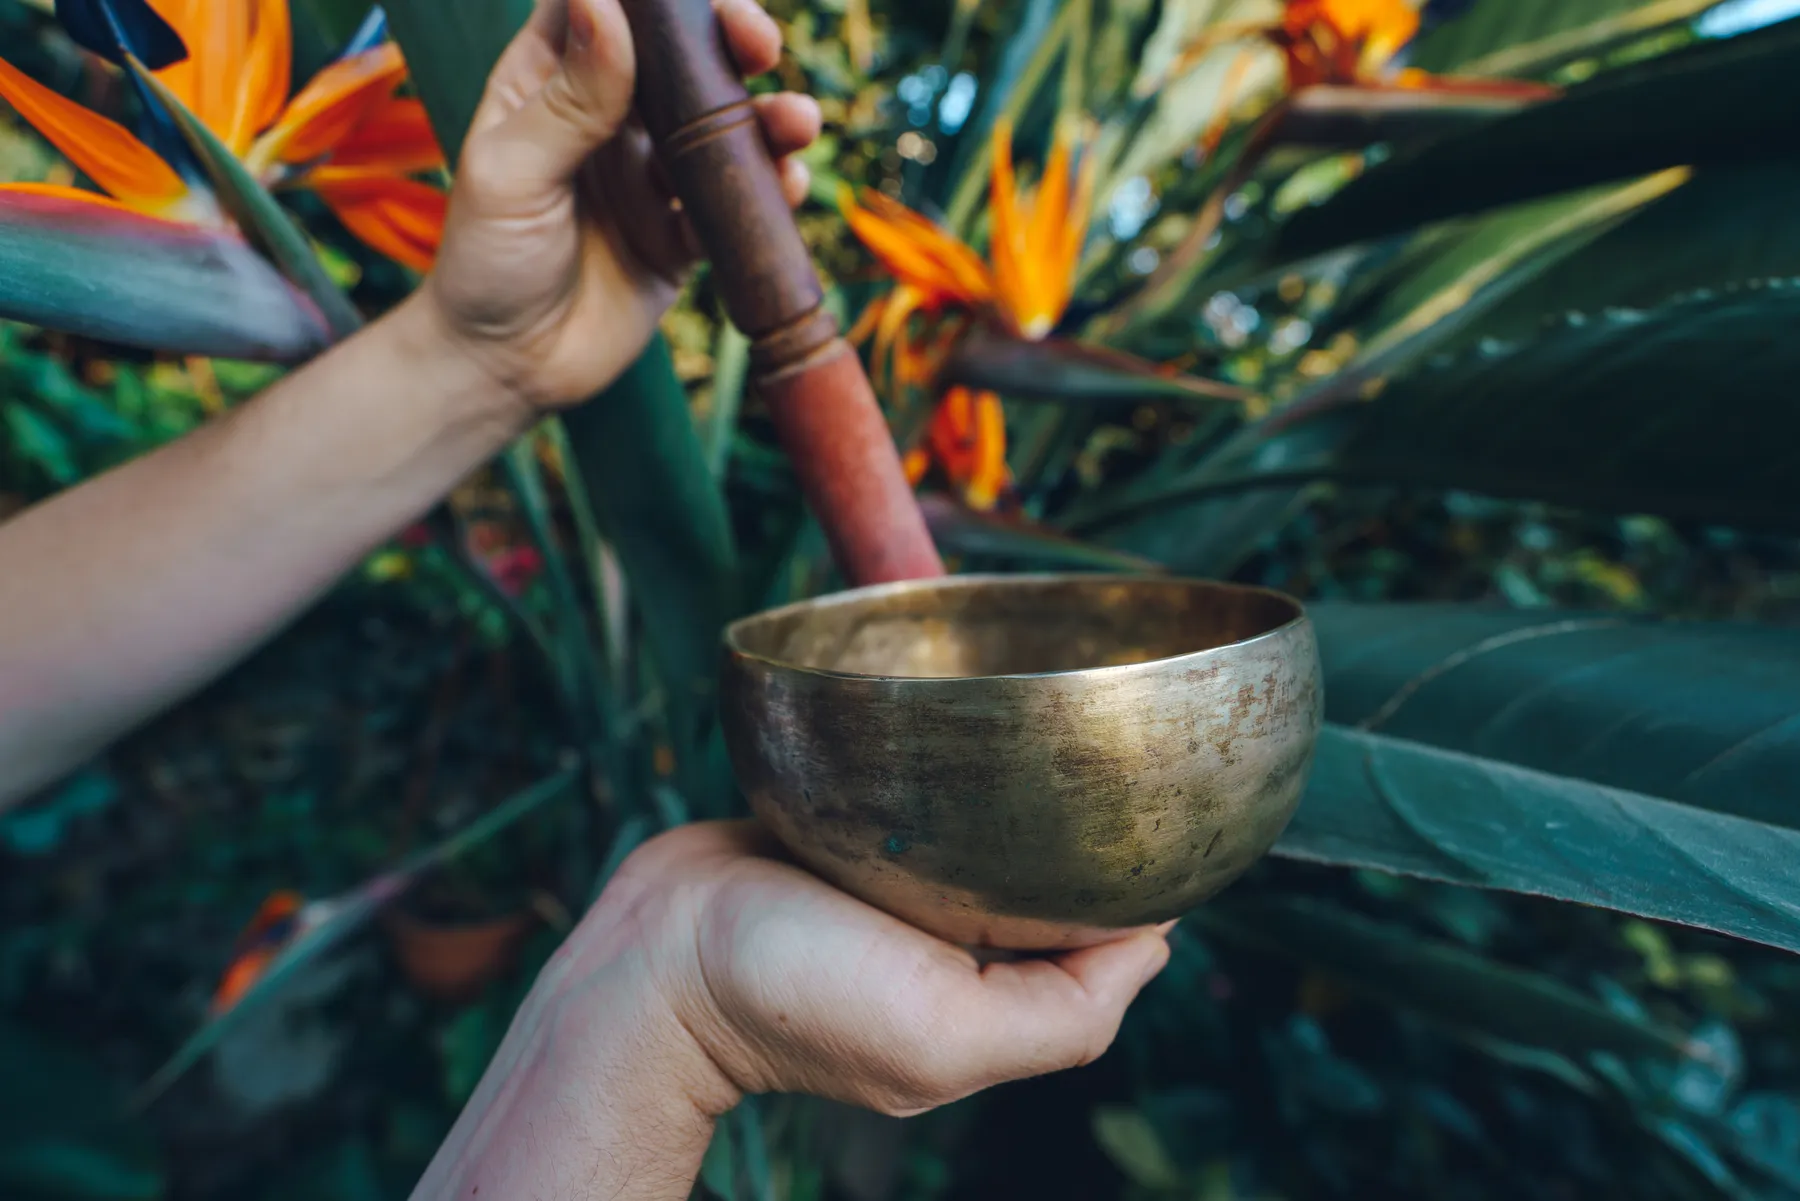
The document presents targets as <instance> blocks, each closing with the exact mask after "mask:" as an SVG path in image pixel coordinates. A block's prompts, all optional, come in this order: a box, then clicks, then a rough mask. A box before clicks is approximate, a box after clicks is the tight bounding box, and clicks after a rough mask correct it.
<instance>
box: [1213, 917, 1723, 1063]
mask: <svg viewBox="0 0 1800 1201" xmlns="http://www.w3.org/2000/svg"><path fill="white" fill-rule="evenodd" d="M1188 921H1189V922H1191V923H1193V924H1195V925H1197V926H1199V927H1200V928H1202V929H1204V930H1206V931H1209V932H1210V933H1213V934H1216V935H1221V936H1223V937H1225V938H1228V939H1231V940H1232V941H1235V942H1240V943H1244V944H1246V945H1248V946H1252V947H1255V948H1257V949H1259V950H1263V951H1267V952H1270V953H1273V954H1276V955H1280V956H1282V957H1284V958H1287V959H1291V960H1295V961H1298V962H1300V963H1302V964H1304V965H1306V966H1308V967H1311V968H1314V969H1317V970H1320V971H1324V972H1326V973H1328V974H1330V975H1331V976H1333V977H1335V978H1336V979H1338V980H1339V981H1340V982H1342V983H1343V984H1345V985H1348V986H1349V987H1351V988H1353V989H1355V990H1356V991H1358V992H1360V993H1363V994H1364V995H1366V996H1368V997H1370V998H1372V999H1374V1000H1376V1001H1380V1002H1382V1003H1384V1004H1388V1005H1393V1006H1397V1007H1399V1008H1402V1009H1412V1010H1416V1011H1418V1012H1421V1013H1423V1014H1425V1015H1426V1016H1428V1017H1431V1018H1433V1019H1435V1020H1437V1021H1439V1022H1442V1023H1445V1024H1447V1025H1449V1026H1451V1027H1454V1028H1458V1029H1463V1030H1469V1031H1471V1032H1474V1033H1478V1034H1481V1035H1485V1036H1487V1037H1489V1038H1498V1039H1503V1040H1505V1041H1507V1042H1510V1043H1517V1044H1520V1045H1523V1046H1529V1047H1543V1048H1546V1049H1549V1050H1555V1051H1564V1052H1568V1053H1570V1054H1574V1055H1577V1056H1582V1057H1585V1056H1587V1055H1591V1054H1594V1053H1595V1052H1601V1051H1606V1052H1612V1053H1614V1054H1618V1055H1622V1056H1625V1057H1628V1058H1632V1059H1662V1060H1669V1059H1675V1058H1679V1057H1681V1056H1683V1055H1685V1054H1687V1053H1688V1052H1689V1049H1690V1048H1689V1047H1688V1040H1687V1039H1686V1038H1685V1037H1683V1036H1682V1035H1681V1034H1680V1033H1678V1032H1676V1031H1673V1030H1665V1029H1662V1028H1660V1027H1658V1026H1654V1025H1651V1024H1650V1023H1648V1022H1646V1021H1641V1020H1638V1019H1635V1018H1631V1017H1626V1016H1624V1015H1622V1014H1618V1013H1615V1012H1613V1011H1612V1010H1610V1009H1608V1008H1606V1007H1605V1006H1604V1005H1602V1004H1600V1002H1598V1001H1595V1000H1593V999H1591V998H1589V997H1585V996H1582V995H1581V994H1580V993H1578V992H1575V991H1574V990H1573V989H1571V988H1569V987H1568V986H1567V985H1564V984H1562V983H1561V982H1559V981H1557V980H1555V979H1553V978H1551V977H1548V976H1544V975H1541V974H1539V973H1537V972H1529V971H1524V970H1521V969H1518V968H1512V967H1508V966H1506V965H1504V964H1500V963H1496V962H1494V961H1493V960H1491V959H1488V958H1486V957H1485V956H1482V955H1478V954H1476V953H1474V952H1472V951H1468V950H1464V949H1463V948H1461V947H1458V946H1456V945H1455V944H1453V943H1447V942H1442V941H1439V940H1435V939H1427V938H1421V937H1419V936H1418V935H1417V934H1416V933H1414V932H1413V931H1411V930H1405V929H1399V928H1396V927H1392V926H1388V925H1384V924H1383V923H1381V922H1377V921H1372V920H1370V919H1369V918H1365V917H1361V916H1359V915H1357V914H1354V913H1351V912H1349V911H1348V910H1345V909H1342V908H1339V907H1338V906H1335V905H1330V904H1327V903H1325V902H1323V901H1318V900H1314V899H1311V898H1305V897H1255V898H1249V899H1245V900H1233V899H1229V898H1228V899H1225V900H1222V901H1220V902H1217V903H1215V904H1213V905H1210V906H1206V907H1203V908H1201V909H1198V910H1196V911H1195V912H1194V913H1193V914H1192V915H1191V916H1190V917H1189V918H1188Z"/></svg>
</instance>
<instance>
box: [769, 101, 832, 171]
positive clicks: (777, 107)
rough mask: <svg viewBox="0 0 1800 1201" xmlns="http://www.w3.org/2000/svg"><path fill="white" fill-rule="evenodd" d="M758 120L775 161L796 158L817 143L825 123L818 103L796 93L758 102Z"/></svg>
mask: <svg viewBox="0 0 1800 1201" xmlns="http://www.w3.org/2000/svg"><path fill="white" fill-rule="evenodd" d="M756 116H757V120H759V121H760V122H761V123H762V130H763V139H764V140H765V141H767V142H768V144H769V153H770V154H772V155H774V156H775V157H776V158H784V157H786V156H787V155H790V154H797V153H799V152H800V151H802V150H805V149H806V148H807V147H808V146H811V145H812V144H813V143H814V142H815V141H817V140H818V137H819V130H820V127H821V125H822V121H823V119H822V118H821V117H820V115H819V102H818V101H817V100H814V99H813V98H812V97H811V96H802V95H800V94H799V93H797V92H781V93H778V94H776V95H773V96H758V97H757V98H756Z"/></svg>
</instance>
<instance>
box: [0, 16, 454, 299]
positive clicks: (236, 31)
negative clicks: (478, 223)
mask: <svg viewBox="0 0 1800 1201" xmlns="http://www.w3.org/2000/svg"><path fill="white" fill-rule="evenodd" d="M150 7H151V9H152V10H153V11H154V12H155V14H156V15H157V16H159V17H161V18H162V20H163V21H165V22H166V23H167V25H168V26H169V27H170V29H172V30H173V32H174V34H175V35H177V36H178V37H179V39H180V42H181V44H182V45H183V46H184V47H185V48H186V51H187V54H186V56H185V57H184V58H181V59H180V60H179V61H175V62H172V63H170V64H168V65H165V66H162V67H160V68H159V69H158V70H156V71H155V72H154V74H155V76H156V78H157V79H158V80H159V81H160V82H161V83H162V84H163V85H164V86H165V87H166V88H168V90H169V91H170V92H171V93H173V94H174V96H175V97H176V98H178V99H179V100H180V101H181V102H182V104H183V105H184V106H186V107H187V108H188V109H189V110H190V111H191V112H192V113H193V115H194V116H195V118H196V119H197V120H199V121H200V122H201V123H202V124H204V125H205V126H206V127H207V129H209V130H210V131H211V132H212V133H213V134H214V136H216V137H217V138H218V139H219V140H220V141H221V142H222V143H223V144H224V145H225V146H226V148H227V149H229V150H230V151H231V153H232V154H233V155H235V156H237V158H238V159H239V161H240V162H241V163H242V164H243V165H244V167H245V168H246V169H247V170H248V171H249V173H250V174H251V175H252V176H253V177H255V178H256V179H257V181H258V182H259V183H261V184H263V185H264V186H265V187H267V188H269V189H271V190H277V191H293V190H307V191H311V192H312V193H314V194H315V195H317V196H318V197H319V199H320V200H321V201H323V202H324V204H325V205H326V206H327V207H328V208H330V209H331V211H332V212H333V213H334V214H335V215H336V216H337V217H338V219H339V220H340V221H341V222H342V223H343V225H344V227H345V228H346V229H348V230H349V231H350V232H351V233H352V234H353V235H354V236H356V237H357V238H358V239H360V240H361V241H362V242H364V243H365V244H367V245H368V246H370V247H371V248H373V249H374V250H376V251H378V252H380V253H382V254H384V255H387V256H388V257H390V258H392V259H394V260H395V261H397V262H400V263H403V264H405V265H406V266H408V267H411V268H413V269H414V270H417V271H424V270H427V269H429V267H430V265H431V262H432V260H433V258H434V257H435V255H436V251H437V245H438V240H439V237H440V234H441V231H442V227H443V221H444V213H445V209H446V204H447V202H446V197H445V194H444V193H443V191H442V190H440V189H439V188H436V187H433V186H431V185H430V184H428V183H425V182H423V181H421V180H420V179H418V178H416V177H417V176H418V175H420V174H422V173H425V172H428V171H432V170H436V169H439V168H441V167H442V166H443V161H444V160H443V153H442V151H441V150H439V148H438V146H437V143H436V140H435V138H434V137H433V136H432V132H431V127H430V124H429V122H428V121H427V119H426V115H425V110H424V107H423V106H422V105H421V104H420V102H419V101H417V100H415V99H411V98H407V97H403V96H400V95H399V94H398V92H399V88H400V84H401V82H402V81H403V79H404V78H405V75H406V64H405V62H404V61H403V59H402V58H401V54H400V50H399V47H397V46H395V45H394V44H393V43H391V42H387V41H385V40H383V37H382V34H383V25H382V22H381V21H380V18H379V11H378V12H377V13H376V14H375V15H374V16H373V17H372V19H371V22H370V23H369V24H368V25H366V26H365V27H364V30H363V32H362V33H360V34H359V35H358V37H357V38H356V39H355V40H354V41H353V42H352V44H351V46H350V48H349V50H348V52H346V53H345V54H344V55H343V56H342V57H341V58H339V59H338V60H337V61H336V62H334V63H332V64H331V65H330V66H328V67H326V68H325V69H324V70H322V71H321V72H319V74H318V75H317V76H315V77H314V78H313V79H312V80H311V81H309V82H308V83H307V84H306V86H304V87H302V88H301V89H300V90H299V91H298V92H295V93H292V94H291V95H290V92H291V86H292V79H291V71H292V66H291V63H292V37H293V34H292V25H291V18H290V13H289V9H288V2H287V0H152V3H151V5H150ZM0 99H3V100H5V101H6V103H7V104H9V105H10V106H11V107H12V108H13V109H14V110H15V111H16V112H17V113H18V114H19V116H20V117H21V118H23V119H24V120H25V121H26V122H27V123H29V124H30V125H32V126H33V127H34V128H35V129H37V131H38V132H39V133H40V134H42V135H43V136H44V137H45V138H46V139H47V140H48V141H49V142H51V143H52V144H53V145H55V146H56V148H57V149H58V150H60V151H61V152H62V153H63V154H64V155H65V156H66V157H67V158H68V160H69V161H70V162H71V163H72V164H73V165H74V166H75V167H76V168H78V169H79V170H80V171H81V172H82V173H83V174H85V175H86V176H87V177H88V179H90V180H91V181H92V182H93V183H94V184H95V185H97V186H98V187H99V188H100V189H101V192H103V193H104V195H102V194H100V193H96V192H93V191H89V190H87V189H84V188H76V187H67V186H61V185H54V184H35V183H12V184H0V191H11V192H24V193H37V194H41V195H51V196H55V197H58V198H60V199H62V200H65V201H70V202H75V203H79V204H87V205H95V206H101V207H123V208H127V209H130V210H133V211H136V212H138V213H142V214H144V215H147V216H151V217H157V218H161V219H164V220H168V221H174V222H178V223H184V224H189V225H198V226H204V227H209V228H222V227H225V226H226V225H227V224H228V220H227V217H226V215H225V213H224V211H223V209H222V208H221V206H220V204H219V201H218V199H217V198H216V197H215V196H214V195H213V193H212V191H211V190H210V189H209V188H208V187H207V186H206V184H205V183H204V182H203V181H202V180H201V179H200V178H199V177H198V173H196V172H194V171H192V170H189V169H187V168H186V165H185V164H184V162H182V161H181V159H180V156H179V155H177V154H172V153H170V152H169V150H168V148H167V147H166V146H164V145H163V144H161V142H160V141H159V139H157V138H156V137H154V136H150V137H147V138H140V137H139V136H138V135H136V134H134V133H132V132H131V131H130V130H128V129H126V128H125V127H124V126H122V125H120V124H119V123H117V122H115V121H113V120H110V119H109V118H107V117H104V116H102V115H100V114H99V113H95V112H92V111H90V110H88V109H86V108H84V107H82V106H81V105H79V104H77V103H75V102H74V101H72V100H69V99H68V98H66V97H64V96H62V95H61V94H59V93H57V92H55V91H53V90H51V89H50V88H48V87H45V86H44V85H43V84H40V83H38V82H37V81H35V80H33V79H32V78H30V77H29V76H27V75H26V74H25V73H24V72H22V71H20V70H18V69H17V68H16V67H14V66H13V65H11V64H10V63H8V62H6V61H5V60H4V59H0Z"/></svg>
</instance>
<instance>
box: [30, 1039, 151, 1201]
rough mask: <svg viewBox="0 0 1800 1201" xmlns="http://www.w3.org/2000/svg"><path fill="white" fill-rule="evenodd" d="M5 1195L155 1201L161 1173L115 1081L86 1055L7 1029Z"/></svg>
mask: <svg viewBox="0 0 1800 1201" xmlns="http://www.w3.org/2000/svg"><path fill="white" fill-rule="evenodd" d="M0 1080H4V1081H6V1087H5V1088H4V1089H0V1129H3V1130H4V1133H0V1192H4V1193H5V1195H6V1196H7V1197H9V1198H17V1201H155V1199H156V1198H158V1197H161V1196H163V1195H164V1194H163V1189H164V1180H163V1173H162V1166H161V1164H160V1162H159V1157H158V1155H157V1153H156V1146H155V1143H154V1142H153V1141H152V1139H151V1137H150V1134H149V1132H148V1130H146V1129H145V1128H144V1127H143V1126H141V1125H140V1124H138V1123H137V1122H135V1121H133V1120H131V1119H130V1118H129V1117H128V1116H127V1115H126V1110H125V1103H124V1097H123V1096H122V1095H121V1094H120V1092H119V1090H118V1088H117V1087H116V1085H115V1083H114V1081H113V1080H112V1078H111V1077H110V1076H109V1075H108V1074H107V1073H106V1072H105V1071H103V1070H101V1069H100V1068H99V1067H98V1066H96V1065H95V1064H94V1063H93V1062H92V1061H90V1060H89V1059H87V1058H86V1057H85V1056H84V1055H83V1054H82V1053H81V1052H80V1051H79V1050H76V1049H74V1048H70V1047H66V1046H62V1045H60V1044H57V1043H53V1042H50V1041H49V1040H47V1039H45V1038H44V1037H43V1036H41V1035H39V1034H38V1033H36V1032H35V1031H31V1030H26V1029H22V1028H21V1027H19V1026H17V1025H14V1024H12V1023H10V1022H3V1021H0Z"/></svg>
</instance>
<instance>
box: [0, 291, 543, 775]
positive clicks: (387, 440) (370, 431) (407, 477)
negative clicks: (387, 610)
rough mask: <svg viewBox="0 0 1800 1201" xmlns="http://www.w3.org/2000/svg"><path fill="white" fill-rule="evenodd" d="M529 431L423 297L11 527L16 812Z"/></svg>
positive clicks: (8, 618) (3, 586)
mask: <svg viewBox="0 0 1800 1201" xmlns="http://www.w3.org/2000/svg"><path fill="white" fill-rule="evenodd" d="M527 416H528V412H527V410H526V408H525V406H524V405H523V404H521V403H519V402H518V401H516V400H513V399H512V398H510V397H509V396H508V395H507V394H506V393H505V390H504V389H503V388H501V387H500V386H499V385H498V384H496V383H495V382H494V381H493V380H492V379H491V378H490V377H489V376H488V375H486V373H485V372H484V371H483V370H482V369H481V368H480V367H479V366H478V365H477V364H476V363H475V361H474V360H472V359H471V358H469V356H467V355H466V354H464V353H461V352H460V351H459V350H458V348H457V346H456V345H455V344H454V342H453V341H452V340H451V339H449V338H448V337H446V336H444V335H443V334H442V333H441V332H440V328H439V326H438V323H437V322H435V321H434V320H433V315H432V312H431V310H430V309H429V308H428V307H427V306H425V305H423V304H420V303H417V302H416V299H415V301H414V302H409V303H408V304H407V305H404V306H402V307H401V308H400V309H398V310H396V311H395V312H393V313H391V314H389V316H388V317H387V318H385V319H384V320H383V321H381V322H379V323H378V324H376V325H375V326H373V327H371V328H370V329H368V330H366V331H364V333H363V334H361V335H359V336H357V337H355V338H353V339H351V340H350V341H348V342H346V343H344V344H343V345H341V346H339V347H337V348H336V349H334V350H333V351H331V352H330V353H328V354H326V355H325V356H323V357H322V358H320V359H318V360H316V361H314V362H313V363H311V364H309V365H308V366H306V367H305V368H303V369H301V370H300V371H297V372H295V373H294V374H293V375H291V376H289V377H287V378H286V379H284V380H283V381H281V382H280V383H279V384H277V385H275V387H273V388H271V389H270V390H269V391H268V392H267V393H265V394H264V395H262V396H261V397H259V398H257V399H256V400H255V401H254V402H253V403H251V404H249V405H246V406H245V407H243V408H241V409H239V410H237V411H235V412H233V413H231V414H229V415H228V416H226V417H224V418H222V419H220V420H219V421H217V422H214V423H213V424H212V425H210V426H207V427H206V428H204V429H201V430H199V431H197V432H196V433H195V434H193V435H192V436H190V437H187V438H184V439H183V440H181V441H180V442H177V443H174V444H173V445H170V446H166V447H163V448H162V449H160V450H158V451H156V452H154V453H152V454H149V455H146V456H144V457H143V458H140V459H137V460H135V461H134V462H131V463H129V464H126V465H125V466H123V467H120V468H118V469H116V470H114V471H111V472H108V473H107V474H105V475H102V476H98V477H96V478H94V479H92V480H89V481H87V482H86V483H84V484H82V485H80V486H79V487H76V488H74V489H71V490H70V491H68V492H65V493H63V494H61V495H59V496H57V497H54V498H53V499H51V500H49V501H48V502H46V503H44V504H41V505H39V506H37V507H35V508H33V509H30V510H27V511H26V512H25V513H23V514H21V515H20V516H18V517H16V518H14V519H13V520H11V521H9V522H7V523H6V524H4V525H0V806H3V805H5V804H7V803H9V802H11V801H15V800H17V799H19V798H20V797H21V796H23V795H24V794H26V793H27V792H29V791H31V790H32V789H34V788H37V787H39V786H41V785H43V784H45V783H47V782H49V781H50V780H52V779H54V778H56V777H57V776H58V775H59V774H61V773H62V772H64V771H66V770H68V769H69V768H71V767H73V766H75V765H76V764H78V763H79V762H81V761H82V760H83V759H84V758H85V757H86V756H88V755H90V754H92V753H93V752H94V751H96V750H98V749H99V748H100V747H102V746H104V745H105V744H106V743H107V742H109V741H110V740H112V739H113V738H115V737H117V736H118V735H120V734H122V733H124V732H125V731H126V730H128V729H129V728H130V727H131V726H133V725H135V724H136V723H137V722H139V721H141V720H143V719H144V718H145V717H147V716H149V715H150V714H152V713H154V712H155V711H157V710H158V709H160V708H162V707H164V706H166V705H169V704H171V703H173V702H174V701H176V700H179V699H180V698H181V697H182V696H183V695H184V694H186V693H188V692H189V691H190V690H192V689H194V688H196V687H198V686H199V685H201V684H203V683H205V682H206V681H207V680H209V679H211V678H212V677H213V676H214V675H215V674H217V673H218V672H219V671H220V670H222V669H224V668H225V667H227V666H228V665H230V664H231V663H232V662H234V661H236V660H237V659H238V658H239V657H241V656H242V655H243V654H245V653H246V652H247V651H249V650H251V649H252V648H254V647H255V646H256V644H257V643H259V642H261V641H262V640H263V639H265V638H266V637H268V635H270V634H271V633H273V632H274V631H275V630H277V629H278V628H279V627H280V626H282V625H283V624H284V623H285V622H287V621H288V620H289V619H290V618H292V617H293V616H294V615H295V614H296V613H297V612H298V611H299V610H300V609H301V608H303V607H304V606H305V605H306V604H307V603H308V602H310V601H311V600H312V599H313V598H314V597H315V596H317V595H318V594H319V593H320V592H322V591H323V590H324V589H325V588H327V587H328V586H329V585H330V584H331V582H332V581H333V580H334V579H336V578H337V577H338V576H340V575H341V574H342V573H343V572H344V571H345V570H347V569H348V568H350V567H351V566H353V565H354V563H355V562H356V560H357V559H358V558H359V557H360V556H361V555H363V554H364V553H366V552H367V551H368V550H369V549H370V548H371V547H373V546H374V545H376V544H377V543H379V542H380V541H381V540H382V539H383V538H384V537H386V536H388V535H389V534H391V533H392V532H393V531H394V530H396V529H399V528H400V527H401V526H403V525H404V524H405V523H407V522H408V521H410V520H412V519H413V518H415V517H417V516H418V515H420V514H421V513H423V512H424V511H426V510H427V509H429V508H430V507H431V505H432V504H433V503H434V502H435V501H436V500H437V498H439V497H440V496H442V495H443V494H444V493H446V492H448V491H449V490H450V489H451V488H453V487H454V486H455V485H456V483H457V482H458V480H460V479H461V478H462V477H463V476H464V475H465V474H466V473H468V472H469V471H470V470H471V469H473V468H475V467H477V466H478V465H480V464H481V463H482V462H483V461H484V460H486V459H487V458H489V457H490V456H492V455H493V454H494V453H495V452H497V451H498V450H499V449H501V448H502V447H503V446H504V445H505V443H506V441H507V440H508V439H509V438H510V437H511V436H513V435H514V434H516V433H517V432H519V430H520V429H522V428H523V426H524V421H525V418H526V417H527Z"/></svg>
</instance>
